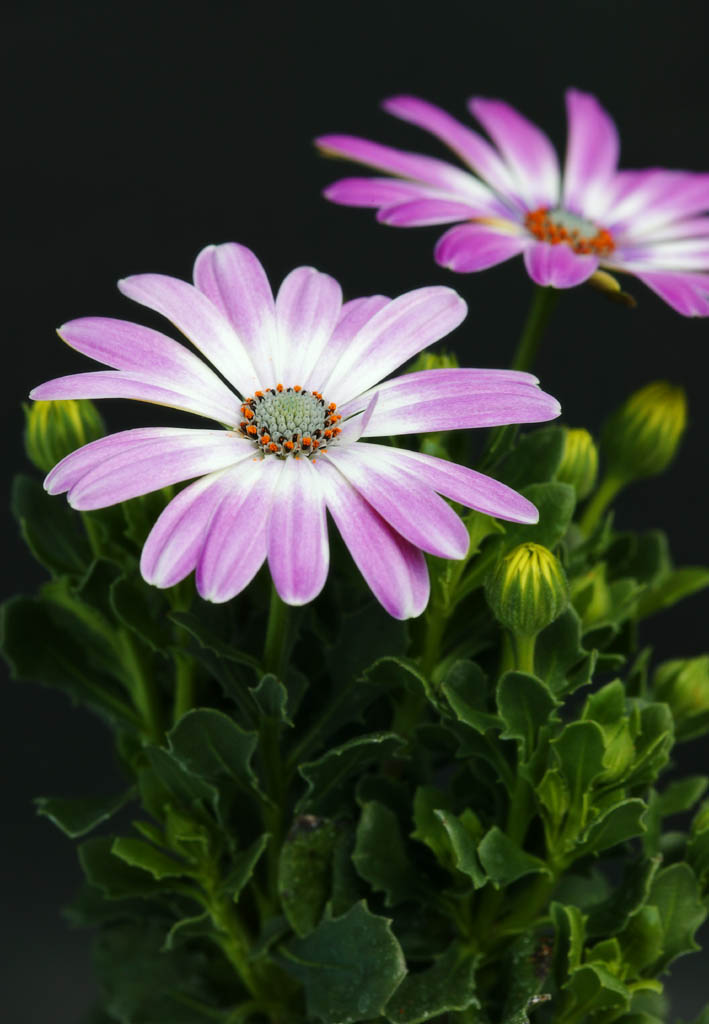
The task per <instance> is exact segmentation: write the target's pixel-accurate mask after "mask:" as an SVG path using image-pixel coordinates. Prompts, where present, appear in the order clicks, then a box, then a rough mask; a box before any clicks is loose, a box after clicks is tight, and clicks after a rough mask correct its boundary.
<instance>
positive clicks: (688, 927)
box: [648, 864, 707, 974]
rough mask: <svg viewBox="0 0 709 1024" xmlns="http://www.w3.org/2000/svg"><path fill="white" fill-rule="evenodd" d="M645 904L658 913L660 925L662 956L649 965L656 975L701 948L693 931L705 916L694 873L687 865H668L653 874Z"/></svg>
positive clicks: (705, 912)
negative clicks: (683, 956)
mask: <svg viewBox="0 0 709 1024" xmlns="http://www.w3.org/2000/svg"><path fill="white" fill-rule="evenodd" d="M648 904H649V905H654V906H656V907H657V908H658V910H659V912H660V920H661V921H662V928H663V942H662V945H663V952H662V956H661V957H660V958H659V959H658V960H656V961H655V963H654V964H653V966H652V973H653V974H659V973H660V972H661V971H662V970H664V968H665V967H667V965H668V964H670V963H672V961H673V960H674V959H675V958H676V957H678V956H681V955H682V954H683V953H691V952H693V951H694V950H697V949H699V948H700V947H699V946H698V945H697V943H696V942H695V941H694V933H695V932H696V930H697V928H699V926H700V925H701V923H702V922H703V921H704V919H705V918H706V916H707V911H706V908H705V907H704V905H703V903H702V899H701V893H700V890H699V885H698V884H697V879H696V877H695V875H694V872H693V871H692V869H691V868H690V867H689V865H688V864H670V866H669V867H666V868H663V869H662V870H661V871H658V873H657V874H656V875H655V878H654V880H653V883H652V886H651V887H650V893H649V895H648Z"/></svg>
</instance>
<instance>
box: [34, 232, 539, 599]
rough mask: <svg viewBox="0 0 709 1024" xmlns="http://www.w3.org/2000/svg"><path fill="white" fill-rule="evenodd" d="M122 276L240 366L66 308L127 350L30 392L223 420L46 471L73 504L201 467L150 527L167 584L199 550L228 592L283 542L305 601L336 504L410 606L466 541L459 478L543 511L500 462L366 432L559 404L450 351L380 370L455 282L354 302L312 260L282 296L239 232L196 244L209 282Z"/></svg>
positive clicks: (154, 484)
mask: <svg viewBox="0 0 709 1024" xmlns="http://www.w3.org/2000/svg"><path fill="white" fill-rule="evenodd" d="M119 287H120V289H121V291H122V292H123V294H124V295H127V296H128V297H129V298H132V299H135V300H136V301H138V302H140V303H142V304H143V305H144V306H147V307H148V308H150V309H153V310H155V311H157V312H159V313H161V314H162V315H163V316H165V317H167V319H168V320H170V321H171V322H172V323H173V324H174V325H175V327H177V328H178V329H179V330H180V331H181V332H182V333H183V334H184V335H185V336H186V337H187V338H188V339H189V340H190V341H191V342H192V343H193V344H194V346H195V347H196V348H198V349H199V350H200V351H201V352H202V354H203V355H204V356H205V357H206V358H207V359H208V360H209V361H210V362H211V363H212V364H213V366H214V367H215V369H216V370H218V371H219V373H220V374H221V375H222V377H223V378H224V380H225V381H227V382H228V383H224V381H222V380H221V379H220V377H219V376H217V374H216V373H215V372H214V371H213V370H212V369H211V368H210V367H209V366H208V365H207V364H206V363H205V362H204V361H202V360H201V359H200V358H198V356H197V355H195V354H194V353H192V352H190V351H188V349H187V348H186V347H185V346H183V345H181V344H179V343H178V342H176V341H173V340H172V339H171V338H168V337H166V336H165V335H163V334H161V333H159V332H158V331H155V330H152V329H149V328H147V327H142V326H140V325H139V324H134V323H129V322H126V321H124V320H112V319H105V318H101V317H88V318H84V319H81V320H74V321H72V322H70V323H68V324H65V325H64V326H63V327H62V328H60V331H59V333H60V336H61V337H62V338H63V339H64V341H66V342H67V343H68V344H69V345H71V346H72V347H73V348H75V349H78V351H80V352H83V353H84V354H85V355H88V356H90V357H92V358H93V359H96V360H98V361H100V362H103V363H104V364H106V365H108V366H109V367H112V369H109V370H99V371H96V372H92V373H82V374H75V375H72V376H69V377H62V378H59V379H57V380H53V381H49V382H48V383H46V384H42V385H40V387H38V388H35V390H34V391H33V392H32V395H31V397H33V398H37V399H66V398H79V397H81V398H134V399H139V400H142V401H146V402H154V403H157V404H160V405H168V406H173V407H175V408H177V409H181V410H184V411H186V412H191V413H195V414H197V415H198V416H202V417H206V418H208V419H213V420H216V421H217V422H218V423H219V424H220V426H219V427H218V428H217V429H205V428H203V427H196V428H192V429H185V428H175V427H170V428H159V427H143V428H138V429H135V430H126V431H123V432H121V433H118V434H111V435H109V436H108V437H104V438H101V439H100V440H97V441H94V442H92V443H91V444H88V445H85V446H84V447H83V448H80V449H79V450H78V451H76V452H73V453H72V454H71V455H69V456H67V457H66V458H64V459H63V460H62V461H61V462H60V463H59V464H58V465H57V466H55V468H54V469H53V470H52V471H51V472H50V473H49V475H48V476H47V479H46V481H45V486H46V488H47V490H48V491H49V492H50V493H51V494H57V493H61V492H68V499H69V503H70V504H71V505H72V506H73V507H74V508H77V509H95V508H101V507H103V506H106V505H112V504H115V503H116V502H120V501H125V500H126V499H129V498H133V497H136V496H138V495H141V494H146V493H148V492H150V491H154V490H157V489H158V488H160V487H164V486H166V485H168V484H174V483H178V482H182V481H186V480H192V481H194V482H193V483H191V484H190V485H189V486H187V487H186V488H185V489H184V490H182V491H181V492H180V493H179V494H178V495H177V496H176V497H175V498H174V499H173V500H172V501H171V502H170V503H169V504H168V505H167V507H166V508H165V510H164V511H163V513H162V514H161V515H160V517H159V518H158V520H157V522H156V523H155V525H154V527H153V529H152V531H151V533H150V535H149V536H148V538H147V541H146V543H145V546H144V548H143V553H142V559H141V571H142V574H143V576H144V577H145V579H146V580H147V581H148V582H149V583H153V584H155V585H156V586H158V587H170V586H172V585H173V584H175V583H177V582H179V581H180V580H182V579H184V578H185V577H186V576H188V575H189V573H190V572H192V571H193V570H194V571H195V574H196V584H197V589H198V591H199V593H200V594H201V595H202V597H204V598H207V599H208V600H211V601H226V600H229V599H230V598H232V597H234V596H235V595H236V594H238V593H239V592H240V591H241V590H243V588H244V587H246V586H247V584H248V583H249V582H250V580H251V579H252V578H253V577H254V575H255V574H256V572H257V571H258V570H259V568H260V567H261V565H262V564H263V562H264V561H265V560H266V559H268V564H269V568H270V571H271V575H272V577H273V580H274V583H275V586H276V588H277V590H278V593H279V594H280V596H281V597H282V598H283V600H284V601H286V602H288V603H290V604H303V603H305V602H307V601H310V600H312V599H313V598H314V597H315V596H316V595H317V594H318V593H319V592H320V590H321V589H322V587H323V585H324V583H325V579H326V577H327V572H328V559H329V548H328V535H327V516H326V510H329V512H330V515H331V516H332V519H333V520H334V523H335V525H336V526H337V528H338V529H339V531H340V533H341V534H342V537H343V539H344V541H345V544H346V545H347V547H348V548H349V550H350V552H351V554H352V557H353V559H354V561H355V563H356V564H357V566H358V567H359V569H360V571H361V573H362V575H363V576H364V578H365V580H366V581H367V583H368V584H369V586H370V588H371V589H372V591H373V592H374V594H375V596H376V597H377V598H378V599H379V601H380V602H381V603H382V604H383V605H384V607H385V608H386V609H387V611H389V612H390V613H391V614H392V615H394V616H397V617H399V618H406V617H409V616H413V615H418V614H420V613H421V612H422V611H423V609H424V607H425V606H426V603H427V601H428V593H429V580H428V572H427V568H426V562H425V559H424V555H423V552H430V553H431V554H434V555H438V556H440V557H443V558H462V557H463V556H464V555H465V553H466V550H467V546H468V535H467V531H466V529H465V527H464V526H463V523H462V521H461V520H460V518H459V517H458V516H457V515H456V514H455V512H454V511H453V509H452V508H451V507H450V505H449V504H447V502H446V501H444V500H443V498H444V497H445V498H450V499H452V500H453V501H456V502H460V503H461V504H462V505H466V506H468V507H469V508H475V509H479V510H480V511H482V512H485V513H487V514H489V515H492V516H498V517H499V518H502V519H509V520H512V521H514V522H536V519H537V512H536V509H535V508H534V506H533V505H532V504H531V503H530V502H529V501H527V500H526V499H525V498H523V497H522V496H521V495H519V494H517V493H516V492H515V491H512V490H510V488H509V487H506V486H504V485H503V484H501V483H498V482H497V481H495V480H492V479H491V478H489V477H486V476H483V475H482V474H480V473H476V472H474V471H473V470H472V469H467V468H466V467H464V466H459V465H456V464H455V463H452V462H447V461H444V460H442V459H438V458H434V457H432V456H427V455H423V454H419V453H416V452H412V451H408V450H405V449H401V448H394V447H390V446H388V445H385V444H380V443H377V444H372V443H370V442H369V441H366V440H364V439H365V438H379V437H388V436H390V435H393V434H408V433H414V432H418V431H430V430H434V431H435V430H452V429H456V428H465V427H476V426H481V427H482V426H493V425H497V424H504V423H532V422H539V421H544V420H549V419H552V418H554V417H555V416H557V415H558V414H559V405H558V403H557V402H556V400H555V399H553V398H551V397H550V396H549V395H546V394H544V392H542V391H541V390H540V389H539V388H538V386H537V380H536V378H535V377H533V376H531V375H530V374H528V373H520V372H515V371H507V370H473V369H438V370H424V371H420V372H417V373H409V374H406V375H404V376H402V377H399V378H396V379H389V380H385V381H384V382H383V383H380V382H381V381H382V378H384V377H386V376H387V375H388V374H390V373H392V371H394V370H395V369H397V367H399V366H400V365H401V364H402V363H404V362H406V361H407V360H409V359H411V358H412V357H413V356H415V355H416V354H417V353H418V352H420V351H421V350H422V349H423V348H425V347H426V346H427V345H430V344H432V343H433V342H434V341H437V340H438V339H439V338H441V337H443V336H444V335H446V334H447V333H448V332H449V331H451V330H453V329H454V328H455V327H457V326H458V324H459V323H460V322H461V321H462V320H463V318H464V316H465V313H466V306H465V303H464V302H463V300H462V299H461V298H460V296H458V295H457V294H456V293H455V292H454V291H453V290H452V289H450V288H442V287H432V288H420V289H418V290H416V291H413V292H408V293H406V294H405V295H401V296H399V297H398V298H396V299H388V298H386V297H384V296H382V295H373V296H369V297H367V298H361V299H353V300H352V301H350V302H345V303H344V304H343V302H342V293H341V290H340V286H339V285H338V284H337V282H336V281H335V280H333V278H331V277H329V276H328V275H327V274H323V273H319V272H318V271H317V270H314V269H313V268H312V267H299V268H297V269H296V270H294V271H292V273H290V274H289V275H288V276H287V277H286V279H285V280H284V281H283V284H282V285H281V287H280V289H279V290H278V293H277V295H276V297H275V300H274V297H273V295H272V293H271V288H270V286H269V283H268V280H267V278H266V274H265V272H264V270H263V267H262V266H261V264H260V263H259V261H258V260H257V259H256V257H255V256H254V254H253V253H252V252H251V251H250V250H249V249H246V248H244V247H243V246H241V245H237V244H235V243H229V244H226V245H219V246H209V247H208V248H206V249H204V250H203V251H202V252H201V253H200V254H199V256H198V257H197V261H196V263H195V268H194V285H192V284H188V283H187V282H185V281H181V280H178V279H176V278H173V277H166V276H163V275H160V274H142V275H139V276H136V277H130V278H127V279H126V280H124V281H121V282H120V284H119ZM441 495H442V496H443V497H441Z"/></svg>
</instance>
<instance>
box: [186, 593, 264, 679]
mask: <svg viewBox="0 0 709 1024" xmlns="http://www.w3.org/2000/svg"><path fill="white" fill-rule="evenodd" d="M213 607H214V606H212V609H210V611H211V610H213ZM204 615H205V610H204V608H201V607H200V612H199V614H195V613H194V612H170V614H169V616H168V618H170V619H171V620H172V621H173V622H175V623H177V625H178V626H182V628H183V629H185V630H187V632H188V633H189V634H190V636H192V637H194V639H195V640H196V641H197V642H198V644H199V645H200V647H203V648H205V649H206V650H209V651H211V652H212V654H216V655H217V657H219V658H225V659H226V660H227V661H231V662H234V663H235V664H237V665H243V666H244V667H245V668H248V669H250V670H251V671H252V672H253V673H254V674H255V675H256V677H257V678H260V677H261V675H262V672H261V665H260V663H259V661H258V659H257V658H254V657H252V656H251V655H250V654H247V653H246V652H245V651H241V650H239V648H237V647H236V646H234V645H233V644H229V643H226V642H225V641H224V640H222V638H221V637H220V636H219V634H218V633H217V632H216V630H215V629H214V628H213V626H211V625H210V624H209V623H206V622H204V621H203V618H202V617H203V616H204Z"/></svg>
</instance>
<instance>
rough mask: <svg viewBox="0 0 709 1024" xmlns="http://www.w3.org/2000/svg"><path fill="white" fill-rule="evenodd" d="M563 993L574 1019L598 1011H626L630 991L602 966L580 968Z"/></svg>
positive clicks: (628, 1004) (583, 966) (585, 965)
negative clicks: (572, 1008)
mask: <svg viewBox="0 0 709 1024" xmlns="http://www.w3.org/2000/svg"><path fill="white" fill-rule="evenodd" d="M564 989H565V991H566V992H568V994H569V996H570V998H571V1000H572V1005H573V1007H574V1010H573V1012H574V1016H576V1017H577V1019H582V1017H583V1016H584V1015H585V1014H590V1013H598V1012H599V1011H601V1010H608V1011H611V1010H612V1011H615V1012H618V1011H621V1010H627V1009H628V1007H629V1006H630V992H629V990H628V989H627V988H626V986H625V985H624V984H623V982H622V981H620V980H619V979H618V978H616V977H614V976H613V974H611V972H610V971H609V970H608V969H607V968H606V967H604V966H603V965H602V964H597V963H594V964H581V966H580V967H577V968H576V969H575V970H574V971H573V972H572V973H571V975H570V976H569V979H568V981H567V982H566V985H565V986H564Z"/></svg>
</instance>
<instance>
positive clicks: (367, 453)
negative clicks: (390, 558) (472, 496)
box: [327, 444, 468, 558]
mask: <svg viewBox="0 0 709 1024" xmlns="http://www.w3.org/2000/svg"><path fill="white" fill-rule="evenodd" d="M382 447H383V446H382ZM379 451H380V446H379V445H369V444H354V445H350V446H349V447H347V448H344V447H343V448H331V449H330V450H329V451H328V453H327V458H328V459H329V460H330V461H331V463H332V465H334V466H336V468H337V469H339V471H340V472H341V473H342V474H343V475H344V476H345V477H346V478H347V479H348V480H349V482H350V483H351V484H352V486H353V487H355V488H356V489H357V490H358V491H359V493H360V494H361V495H362V497H363V498H365V499H366V500H367V501H368V502H369V504H370V505H371V506H372V508H374V509H376V511H377V512H378V513H379V515H380V516H382V518H383V519H386V521H387V522H388V523H389V525H390V526H392V527H393V528H394V529H395V530H396V531H397V532H398V533H400V534H401V535H402V537H405V538H406V540H408V541H410V542H411V543H412V544H415V545H416V547H418V548H421V549H422V550H423V551H428V552H429V553H430V554H432V555H437V556H438V557H439V558H463V557H464V556H465V553H466V551H467V550H468V532H467V530H466V529H465V526H464V525H463V523H462V522H461V520H460V518H459V517H458V516H457V515H456V514H455V512H454V511H453V509H452V508H451V507H450V505H447V504H446V503H445V501H443V499H442V498H439V497H438V495H437V494H436V493H435V491H434V490H433V489H431V488H430V487H428V486H427V485H426V482H425V480H424V481H421V480H420V479H417V476H416V474H415V473H412V472H406V471H405V470H402V468H401V467H400V466H398V465H396V464H395V463H393V462H391V461H390V460H386V459H382V458H379Z"/></svg>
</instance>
